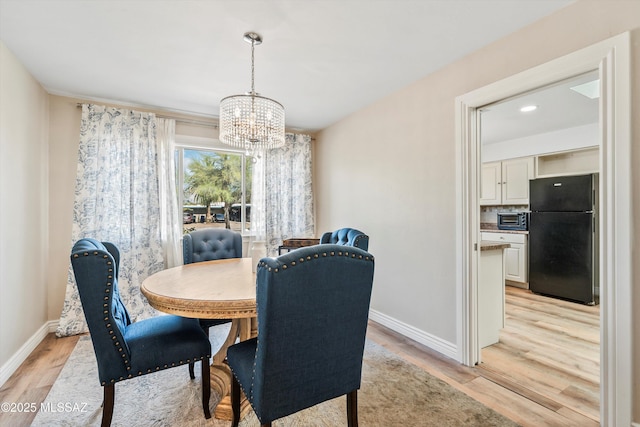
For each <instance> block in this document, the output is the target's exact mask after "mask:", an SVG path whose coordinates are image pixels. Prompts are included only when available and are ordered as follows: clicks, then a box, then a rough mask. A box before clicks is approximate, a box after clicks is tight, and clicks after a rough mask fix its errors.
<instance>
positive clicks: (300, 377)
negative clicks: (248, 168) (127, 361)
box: [252, 244, 374, 419]
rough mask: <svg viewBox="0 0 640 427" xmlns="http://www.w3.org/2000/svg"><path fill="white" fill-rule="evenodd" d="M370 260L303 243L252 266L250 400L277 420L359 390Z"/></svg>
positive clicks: (358, 252)
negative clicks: (254, 321) (254, 318)
mask: <svg viewBox="0 0 640 427" xmlns="http://www.w3.org/2000/svg"><path fill="white" fill-rule="evenodd" d="M373 270H374V259H373V256H372V255H371V254H369V253H368V252H365V251H363V250H361V249H358V248H346V247H344V246H339V245H329V244H328V245H316V246H309V247H303V248H300V249H298V250H296V251H292V252H290V253H288V254H284V255H282V256H280V257H278V258H263V259H262V260H261V261H260V263H259V265H258V273H257V285H256V286H257V288H256V302H257V307H258V344H257V350H256V355H255V373H254V387H253V388H252V391H253V396H252V402H260V403H258V404H257V405H256V406H254V409H256V407H260V408H264V409H261V410H262V411H266V412H268V413H261V414H260V416H259V418H260V419H263V418H265V419H277V418H280V417H282V416H286V415H289V414H292V413H294V412H297V411H299V410H301V409H304V408H307V407H309V406H312V405H315V404H317V403H320V402H323V401H325V400H328V399H332V398H334V397H337V396H341V395H344V394H347V393H349V392H351V391H353V390H356V389H358V388H359V387H360V380H361V373H362V356H363V352H364V344H365V334H366V330H367V321H368V316H369V303H370V300H371V290H372V286H373Z"/></svg>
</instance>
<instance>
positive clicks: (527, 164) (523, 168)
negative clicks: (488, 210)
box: [480, 157, 534, 206]
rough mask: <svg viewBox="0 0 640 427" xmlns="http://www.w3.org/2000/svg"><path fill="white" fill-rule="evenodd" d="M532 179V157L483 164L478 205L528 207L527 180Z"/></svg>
mask: <svg viewBox="0 0 640 427" xmlns="http://www.w3.org/2000/svg"><path fill="white" fill-rule="evenodd" d="M533 178H534V159H533V157H522V158H518V159H511V160H503V161H501V162H491V163H484V164H483V165H482V178H481V180H482V181H481V187H480V205H481V206H491V205H528V204H529V180H530V179H533Z"/></svg>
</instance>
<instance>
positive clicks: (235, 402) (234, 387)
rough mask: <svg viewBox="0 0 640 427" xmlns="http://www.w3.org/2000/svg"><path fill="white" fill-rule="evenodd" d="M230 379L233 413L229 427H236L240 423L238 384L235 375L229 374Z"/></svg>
mask: <svg viewBox="0 0 640 427" xmlns="http://www.w3.org/2000/svg"><path fill="white" fill-rule="evenodd" d="M231 378H232V380H231V412H232V413H233V421H232V422H231V427H238V424H239V423H240V383H238V380H237V379H236V376H235V375H233V374H231Z"/></svg>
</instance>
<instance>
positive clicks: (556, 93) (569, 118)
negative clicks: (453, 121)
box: [480, 70, 599, 144]
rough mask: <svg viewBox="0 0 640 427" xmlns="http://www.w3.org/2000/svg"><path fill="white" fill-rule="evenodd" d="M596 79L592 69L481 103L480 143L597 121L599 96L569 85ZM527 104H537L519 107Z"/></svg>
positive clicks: (506, 139)
mask: <svg viewBox="0 0 640 427" xmlns="http://www.w3.org/2000/svg"><path fill="white" fill-rule="evenodd" d="M598 80H599V73H598V71H597V70H595V71H592V72H590V73H586V74H583V75H580V76H576V77H572V78H570V79H566V80H563V81H559V82H557V83H554V84H553V85H550V86H547V87H542V88H539V89H536V90H533V91H531V92H527V93H525V94H522V95H518V96H515V97H513V98H510V99H506V100H504V101H500V102H497V103H495V104H491V105H487V106H486V107H483V108H482V109H481V112H482V115H481V131H480V132H481V140H482V143H483V144H492V143H495V142H503V141H509V140H513V139H517V138H522V137H526V136H531V135H537V134H541V133H547V132H553V131H556V130H559V129H566V128H570V127H574V126H582V125H587V124H592V123H597V122H598V119H599V99H598V98H593V99H592V98H589V97H587V96H585V95H582V94H580V93H578V92H576V91H574V90H572V89H571V88H572V87H575V86H578V85H581V84H583V83H588V82H593V81H598ZM598 83H599V82H598ZM597 87H598V88H599V84H598V86H597ZM528 105H535V106H536V107H538V108H537V109H536V110H535V111H532V112H521V111H520V108H522V107H524V106H528Z"/></svg>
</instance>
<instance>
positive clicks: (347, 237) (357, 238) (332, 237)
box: [320, 228, 369, 251]
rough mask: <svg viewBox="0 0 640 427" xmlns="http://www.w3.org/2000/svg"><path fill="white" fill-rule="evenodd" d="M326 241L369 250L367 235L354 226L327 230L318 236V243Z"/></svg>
mask: <svg viewBox="0 0 640 427" xmlns="http://www.w3.org/2000/svg"><path fill="white" fill-rule="evenodd" d="M326 243H332V244H336V245H344V246H354V247H356V248H360V249H362V250H365V251H368V250H369V236H367V235H366V234H364V233H363V232H362V231H359V230H356V229H355V228H340V229H338V230H336V231H327V232H326V233H324V234H323V235H322V237H320V244H321V245H322V244H326Z"/></svg>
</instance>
